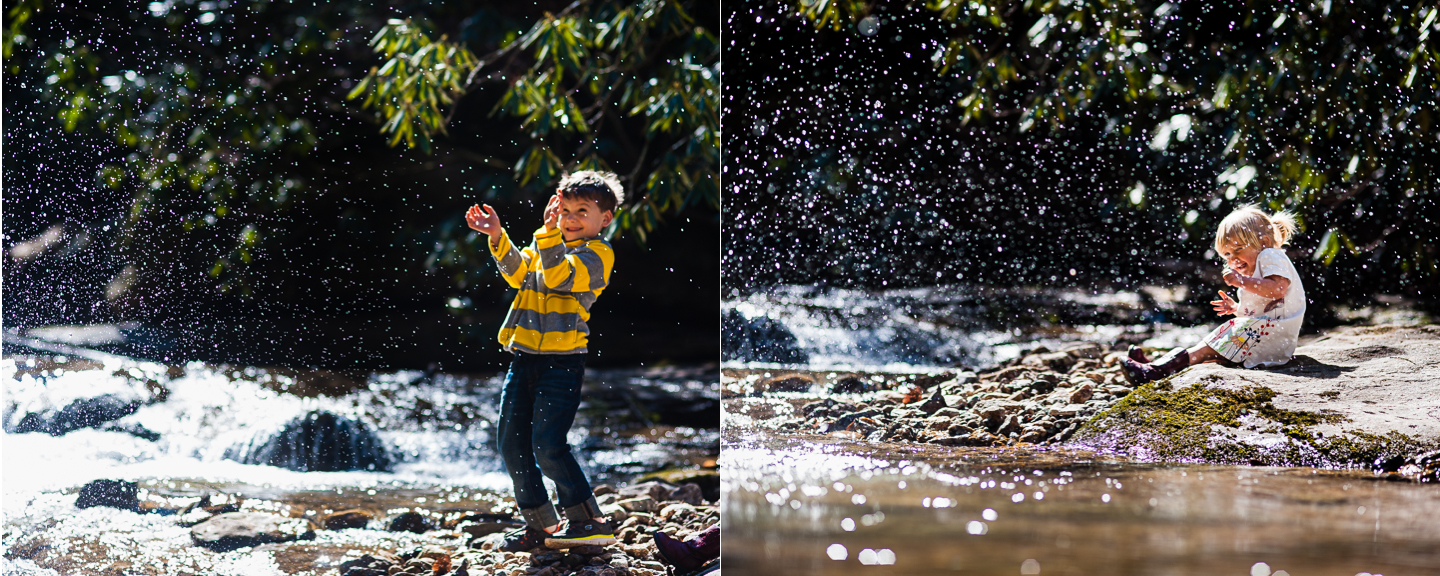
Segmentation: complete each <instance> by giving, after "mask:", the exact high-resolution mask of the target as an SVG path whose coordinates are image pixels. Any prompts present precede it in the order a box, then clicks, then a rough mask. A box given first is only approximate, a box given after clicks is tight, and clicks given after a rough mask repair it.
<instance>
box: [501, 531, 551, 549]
mask: <svg viewBox="0 0 1440 576" xmlns="http://www.w3.org/2000/svg"><path fill="white" fill-rule="evenodd" d="M549 536H550V535H549V534H547V533H545V531H544V530H537V529H535V528H531V527H529V526H521V527H520V528H518V529H516V530H512V531H510V532H506V533H505V541H504V542H503V543H502V544H500V549H501V550H504V551H506V552H529V551H531V550H534V549H536V548H542V547H544V546H545V540H546V539H547V537H549Z"/></svg>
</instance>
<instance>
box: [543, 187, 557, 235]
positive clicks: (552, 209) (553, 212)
mask: <svg viewBox="0 0 1440 576" xmlns="http://www.w3.org/2000/svg"><path fill="white" fill-rule="evenodd" d="M559 225H560V193H559V192H556V193H555V195H554V196H551V197H550V201H549V202H547V203H546V204H545V231H547V232H548V231H550V230H554V229H555V228H556V227H558V226H559Z"/></svg>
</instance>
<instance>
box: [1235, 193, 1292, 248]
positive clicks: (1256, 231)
mask: <svg viewBox="0 0 1440 576" xmlns="http://www.w3.org/2000/svg"><path fill="white" fill-rule="evenodd" d="M1295 230H1296V225H1295V215H1294V214H1291V213H1289V212H1286V211H1284V210H1281V211H1279V212H1276V213H1274V214H1271V215H1269V216H1266V215H1265V213H1264V212H1261V211H1260V209H1259V208H1257V207H1256V206H1255V205H1254V204H1247V205H1245V206H1241V207H1239V208H1236V209H1235V211H1234V212H1231V213H1230V215H1229V216H1226V217H1225V219H1224V220H1221V221H1220V229H1219V230H1216V231H1215V251H1216V252H1217V253H1224V252H1225V246H1224V245H1225V243H1226V242H1227V241H1229V242H1231V243H1234V244H1238V245H1240V246H1259V247H1260V248H1261V249H1264V248H1279V247H1281V246H1284V245H1285V244H1286V243H1287V242H1289V241H1290V238H1291V237H1293V236H1295Z"/></svg>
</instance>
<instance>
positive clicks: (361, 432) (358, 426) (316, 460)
mask: <svg viewBox="0 0 1440 576" xmlns="http://www.w3.org/2000/svg"><path fill="white" fill-rule="evenodd" d="M225 457H226V458H229V459H231V460H237V461H240V462H243V463H246V464H265V465H269V466H279V467H281V468H288V469H290V470H296V471H300V472H335V471H343V470H377V471H388V470H389V469H390V465H391V459H390V454H389V453H388V452H387V451H386V449H385V446H384V444H383V443H382V442H381V441H380V438H379V437H378V436H376V435H375V433H374V432H373V431H371V430H370V427H369V426H366V425H365V424H364V423H361V422H359V421H356V420H352V419H350V418H346V417H344V416H339V415H336V414H334V413H331V412H326V411H318V410H317V411H314V412H310V413H309V414H306V415H304V416H301V417H300V418H296V419H295V420H291V421H290V423H289V424H286V425H285V427H284V428H283V429H282V430H281V431H280V432H279V433H277V434H275V435H273V436H270V437H268V438H264V439H258V438H257V439H255V440H252V441H251V443H250V444H248V445H245V446H239V447H234V448H231V449H230V450H227V451H226V452H225Z"/></svg>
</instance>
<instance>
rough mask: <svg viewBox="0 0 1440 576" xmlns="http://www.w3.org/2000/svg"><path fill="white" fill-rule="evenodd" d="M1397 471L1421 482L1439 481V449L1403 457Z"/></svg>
mask: <svg viewBox="0 0 1440 576" xmlns="http://www.w3.org/2000/svg"><path fill="white" fill-rule="evenodd" d="M1398 472H1399V473H1400V475H1401V476H1405V477H1407V478H1410V479H1411V480H1414V481H1416V482H1421V483H1431V482H1440V450H1432V451H1430V452H1425V453H1421V454H1416V455H1413V456H1411V457H1409V458H1406V459H1405V462H1404V464H1402V465H1401V466H1400V468H1399V469H1398Z"/></svg>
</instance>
